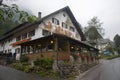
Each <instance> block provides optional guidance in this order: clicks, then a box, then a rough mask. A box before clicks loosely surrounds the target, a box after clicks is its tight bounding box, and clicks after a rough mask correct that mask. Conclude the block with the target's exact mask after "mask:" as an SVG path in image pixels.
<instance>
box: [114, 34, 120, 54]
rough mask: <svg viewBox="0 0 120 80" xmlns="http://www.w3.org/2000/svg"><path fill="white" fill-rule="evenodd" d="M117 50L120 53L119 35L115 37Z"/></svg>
mask: <svg viewBox="0 0 120 80" xmlns="http://www.w3.org/2000/svg"><path fill="white" fill-rule="evenodd" d="M114 43H115V50H116V51H117V52H118V53H120V36H119V35H118V34H117V35H115V37H114Z"/></svg>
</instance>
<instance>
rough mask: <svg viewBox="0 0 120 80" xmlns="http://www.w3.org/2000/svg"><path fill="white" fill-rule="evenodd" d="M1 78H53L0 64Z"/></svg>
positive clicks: (21, 79)
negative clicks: (42, 76)
mask: <svg viewBox="0 0 120 80" xmlns="http://www.w3.org/2000/svg"><path fill="white" fill-rule="evenodd" d="M0 80H53V79H48V78H41V77H39V76H37V75H32V74H27V73H24V72H21V71H18V70H15V69H12V68H9V67H5V66H1V65H0Z"/></svg>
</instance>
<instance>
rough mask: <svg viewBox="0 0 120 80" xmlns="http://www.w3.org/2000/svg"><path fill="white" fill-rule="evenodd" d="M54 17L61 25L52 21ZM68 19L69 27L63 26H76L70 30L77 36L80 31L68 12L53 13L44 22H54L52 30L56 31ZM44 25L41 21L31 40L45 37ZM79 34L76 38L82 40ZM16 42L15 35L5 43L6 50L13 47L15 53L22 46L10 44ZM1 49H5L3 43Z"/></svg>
mask: <svg viewBox="0 0 120 80" xmlns="http://www.w3.org/2000/svg"><path fill="white" fill-rule="evenodd" d="M63 14H64V15H65V16H63ZM52 18H56V19H58V20H59V25H56V24H54V23H52ZM66 21H69V23H67V25H68V29H66V28H63V30H69V28H70V26H72V27H74V29H75V31H74V32H73V31H70V30H69V31H70V32H71V33H72V34H73V36H74V37H75V35H76V33H77V34H78V31H77V30H76V28H75V26H74V25H73V23H72V22H71V20H70V18H69V16H68V14H67V13H66V12H59V13H58V14H55V15H52V16H50V17H48V18H47V19H45V20H44V21H43V22H45V23H46V24H47V23H48V22H51V23H52V26H53V30H52V31H54V30H55V29H56V27H58V26H60V27H61V28H62V22H64V23H66ZM43 27H44V24H43V23H41V24H40V25H39V26H38V27H37V28H36V29H35V35H34V36H32V37H31V40H35V39H38V38H41V37H44V36H43V35H42V28H43ZM78 35H79V36H78V38H76V37H75V39H77V40H80V41H81V37H80V34H78ZM14 42H16V37H14V38H13V39H12V41H11V42H8V41H7V42H6V43H5V45H4V51H5V50H7V51H8V49H11V51H12V53H15V49H16V48H20V46H15V47H13V46H11V45H10V44H11V43H14ZM0 51H3V47H2V46H1V45H0Z"/></svg>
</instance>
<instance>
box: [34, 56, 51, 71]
mask: <svg viewBox="0 0 120 80" xmlns="http://www.w3.org/2000/svg"><path fill="white" fill-rule="evenodd" d="M52 63H53V60H52V59H46V58H40V59H37V60H36V61H34V64H35V65H36V66H41V68H43V69H46V70H49V69H52Z"/></svg>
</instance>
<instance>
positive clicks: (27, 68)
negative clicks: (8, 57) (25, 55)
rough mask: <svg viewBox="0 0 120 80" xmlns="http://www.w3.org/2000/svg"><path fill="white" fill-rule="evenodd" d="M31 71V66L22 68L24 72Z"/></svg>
mask: <svg viewBox="0 0 120 80" xmlns="http://www.w3.org/2000/svg"><path fill="white" fill-rule="evenodd" d="M32 71H33V67H32V66H31V65H27V66H25V67H24V72H26V73H29V72H32Z"/></svg>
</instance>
